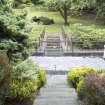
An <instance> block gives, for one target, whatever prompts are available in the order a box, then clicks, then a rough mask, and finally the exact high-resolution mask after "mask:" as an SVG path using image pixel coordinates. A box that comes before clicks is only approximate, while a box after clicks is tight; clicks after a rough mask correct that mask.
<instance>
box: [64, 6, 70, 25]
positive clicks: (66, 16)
mask: <svg viewBox="0 0 105 105" xmlns="http://www.w3.org/2000/svg"><path fill="white" fill-rule="evenodd" d="M64 21H65V23H64V24H65V25H66V26H68V25H69V22H68V9H67V7H66V5H64Z"/></svg>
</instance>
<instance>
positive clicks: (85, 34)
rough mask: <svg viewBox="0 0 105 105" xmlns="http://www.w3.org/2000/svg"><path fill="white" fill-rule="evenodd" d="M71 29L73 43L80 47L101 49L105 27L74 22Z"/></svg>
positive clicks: (104, 41)
mask: <svg viewBox="0 0 105 105" xmlns="http://www.w3.org/2000/svg"><path fill="white" fill-rule="evenodd" d="M73 27H75V28H74V30H71V34H72V42H73V45H74V46H76V47H78V48H81V49H103V48H104V44H105V29H99V28H97V27H96V26H94V25H93V26H84V25H82V24H74V25H73Z"/></svg>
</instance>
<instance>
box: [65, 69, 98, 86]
mask: <svg viewBox="0 0 105 105" xmlns="http://www.w3.org/2000/svg"><path fill="white" fill-rule="evenodd" d="M95 71H96V69H95V68H91V67H76V68H72V69H70V71H69V72H68V76H67V78H68V82H71V83H72V85H73V87H75V88H77V85H78V83H79V81H80V80H81V79H83V78H84V77H85V76H86V75H87V74H88V73H92V72H95Z"/></svg>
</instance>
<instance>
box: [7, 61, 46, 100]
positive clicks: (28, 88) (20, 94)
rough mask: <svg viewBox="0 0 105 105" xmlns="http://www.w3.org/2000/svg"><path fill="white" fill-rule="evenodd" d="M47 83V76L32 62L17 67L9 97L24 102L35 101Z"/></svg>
mask: <svg viewBox="0 0 105 105" xmlns="http://www.w3.org/2000/svg"><path fill="white" fill-rule="evenodd" d="M45 83H46V74H45V72H44V70H42V69H41V68H40V67H39V66H38V65H35V64H34V63H33V62H32V61H31V60H26V61H24V62H23V63H21V64H19V65H17V67H16V68H15V69H14V72H13V73H12V78H11V81H10V84H9V85H10V86H9V87H10V88H9V94H8V97H9V98H10V99H18V100H22V99H24V98H28V99H34V97H35V96H36V95H37V92H38V90H39V89H40V88H41V87H42V86H43V85H44V84H45Z"/></svg>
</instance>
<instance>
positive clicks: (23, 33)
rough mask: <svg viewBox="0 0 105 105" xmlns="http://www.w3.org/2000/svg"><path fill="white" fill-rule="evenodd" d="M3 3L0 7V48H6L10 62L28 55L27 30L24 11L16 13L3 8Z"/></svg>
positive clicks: (17, 60)
mask: <svg viewBox="0 0 105 105" xmlns="http://www.w3.org/2000/svg"><path fill="white" fill-rule="evenodd" d="M6 7H7V6H6V5H4V7H2V9H0V50H6V51H7V55H8V57H9V59H10V60H11V61H12V62H19V61H21V60H25V59H26V58H27V57H28V48H29V44H28V31H27V29H26V28H25V24H26V20H25V18H26V13H25V12H22V14H19V15H18V14H16V13H15V12H14V11H13V9H12V7H11V8H10V10H11V11H8V10H5V11H4V9H5V8H6Z"/></svg>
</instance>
